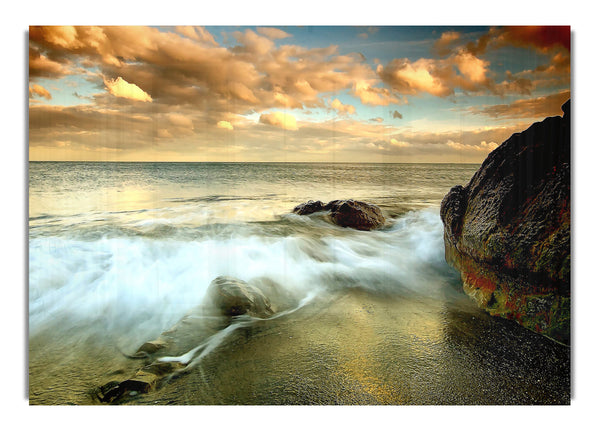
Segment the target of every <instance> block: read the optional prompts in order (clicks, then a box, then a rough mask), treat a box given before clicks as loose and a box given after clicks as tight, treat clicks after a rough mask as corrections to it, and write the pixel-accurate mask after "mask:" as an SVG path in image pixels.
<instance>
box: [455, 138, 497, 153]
mask: <svg viewBox="0 0 600 431" xmlns="http://www.w3.org/2000/svg"><path fill="white" fill-rule="evenodd" d="M446 145H448V146H449V147H450V148H452V149H454V150H458V151H481V152H484V153H486V154H487V153H489V152H490V151H492V150H495V149H496V148H498V144H497V143H496V142H486V141H481V142H480V143H479V144H477V145H466V144H461V143H459V142H454V141H452V140H448V141H447V142H446Z"/></svg>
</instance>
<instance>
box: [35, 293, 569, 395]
mask: <svg viewBox="0 0 600 431" xmlns="http://www.w3.org/2000/svg"><path fill="white" fill-rule="evenodd" d="M457 298H458V299H457ZM457 298H450V299H448V300H441V299H432V298H402V297H392V296H375V295H373V294H372V293H367V292H365V291H360V290H351V291H348V292H345V293H334V294H331V296H330V297H325V296H324V297H321V298H318V299H316V300H314V301H312V302H311V303H309V304H307V305H306V306H305V307H303V308H301V309H299V310H298V311H296V312H294V313H290V314H287V315H284V316H282V317H280V318H276V319H270V320H268V319H267V320H256V321H254V322H252V324H251V325H248V326H243V325H242V327H240V328H238V329H236V330H234V331H231V332H230V333H229V334H228V335H227V337H225V338H224V340H223V342H222V343H221V344H219V345H218V346H215V348H214V349H213V350H212V351H211V352H210V354H207V355H205V356H204V357H202V358H201V360H200V361H197V362H195V363H194V366H193V367H189V368H188V369H187V370H186V372H185V373H182V374H177V375H173V376H171V378H167V379H164V381H163V382H162V383H161V384H159V385H158V386H157V387H156V389H155V390H153V391H150V392H149V393H147V394H133V395H132V396H131V397H129V398H127V399H123V400H120V402H121V403H133V404H210V405H214V404H253V405H255V404H537V403H540V404H546V403H550V404H565V403H568V402H569V360H568V355H569V351H568V348H566V347H563V346H560V345H558V344H556V343H553V342H552V341H550V340H548V339H546V338H544V337H541V336H539V335H537V334H534V333H532V332H530V331H527V330H525V329H523V328H520V327H518V326H515V325H513V324H512V322H508V321H502V320H498V319H495V318H491V317H489V316H487V315H485V314H484V313H482V312H480V311H479V310H477V309H475V308H474V306H473V305H472V304H471V303H470V302H468V300H466V301H463V299H464V298H463V299H460V296H459V297H457ZM199 322H200V321H198V322H196V323H195V321H194V320H190V321H189V324H186V325H185V326H183V327H181V328H180V329H178V331H177V332H176V333H174V334H173V337H174V339H175V340H177V342H176V343H175V344H173V345H172V347H170V349H171V350H170V351H167V352H164V354H163V356H164V355H167V356H168V355H170V354H173V355H180V354H183V353H185V352H186V351H187V350H189V349H191V348H193V347H194V346H197V345H198V341H199V338H201V331H199V329H201V328H200V326H198V323H199ZM205 329H206V328H205ZM213 329H214V328H213ZM93 339H94V338H93V337H89V338H88V339H87V342H86V343H75V344H73V345H72V347H73V350H72V352H73V354H72V356H69V357H65V356H64V355H63V356H60V354H59V351H58V350H55V351H51V350H49V349H48V348H47V349H46V351H45V352H44V351H43V350H37V349H36V350H32V351H31V357H30V360H31V363H32V371H31V372H32V373H33V375H31V377H33V381H31V382H30V384H31V387H35V388H38V389H36V392H32V393H31V394H30V397H31V402H32V404H36V403H44V402H48V401H49V400H48V399H47V398H46V397H48V396H50V395H51V396H52V399H53V400H55V401H56V402H62V403H65V402H70V403H75V404H82V403H83V404H88V403H93V402H95V401H94V399H93V397H92V396H91V389H92V388H93V386H94V385H96V386H98V385H99V384H103V383H106V381H107V380H108V379H115V378H125V377H127V376H128V375H129V374H131V373H132V372H135V370H136V369H139V368H141V367H142V366H143V364H142V363H140V362H139V361H137V362H136V361H135V360H131V359H126V358H123V357H119V356H118V355H117V356H115V355H114V352H113V355H112V357H111V356H110V353H109V352H107V351H104V352H103V354H102V355H100V356H98V355H97V352H95V354H96V357H95V358H94V359H90V358H91V356H92V353H93V352H94V350H99V347H98V346H96V345H95V343H94V342H93V341H92V340H93ZM59 342H60V343H61V346H65V343H64V340H62V341H59ZM102 342H103V343H106V342H107V340H106V339H104V340H102ZM33 343H34V345H36V342H35V340H34V341H33ZM101 344H102V343H101ZM105 345H106V344H105ZM517 347H518V348H517ZM186 349H187V350H186ZM60 351H62V352H64V350H63V349H60ZM53 355H54V356H53ZM59 357H60V358H61V359H60V360H57V359H58V358H59ZM85 358H88V359H90V360H88V361H87V363H82V361H85ZM40 366H44V367H46V368H47V373H45V374H44V373H35V369H36V367H40ZM59 368H60V369H62V370H69V372H67V373H63V374H62V375H61V374H60V373H59V372H58V369H59ZM92 376H98V377H95V378H91V377H92ZM65 379H66V381H65ZM48 385H50V386H51V387H52V388H54V389H53V390H51V389H48V391H46V392H45V393H44V390H43V389H42V390H41V391H40V389H39V388H44V387H47V386H48ZM58 387H62V388H63V389H61V391H62V395H65V394H67V393H70V397H67V399H65V398H61V397H56V393H53V392H55V391H56V388H58ZM73 387H78V388H79V390H73ZM84 388H87V390H86V389H84Z"/></svg>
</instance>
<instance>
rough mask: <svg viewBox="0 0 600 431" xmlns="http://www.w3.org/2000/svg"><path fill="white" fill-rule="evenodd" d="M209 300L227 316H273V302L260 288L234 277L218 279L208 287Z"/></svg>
mask: <svg viewBox="0 0 600 431" xmlns="http://www.w3.org/2000/svg"><path fill="white" fill-rule="evenodd" d="M207 298H208V299H209V300H210V301H211V302H212V304H213V305H214V306H215V307H216V308H217V309H218V310H219V311H220V312H221V313H222V314H223V315H225V316H239V315H242V314H248V315H250V316H253V317H261V318H266V317H270V316H272V315H273V309H272V308H271V302H270V301H269V298H267V297H266V296H265V295H264V294H263V293H262V292H261V291H260V290H259V289H258V288H256V287H254V286H252V285H250V284H248V283H246V282H245V281H243V280H238V279H237V278H233V277H217V278H215V279H214V280H213V281H212V282H211V283H210V285H209V286H208V292H207Z"/></svg>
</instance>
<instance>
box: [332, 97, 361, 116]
mask: <svg viewBox="0 0 600 431" xmlns="http://www.w3.org/2000/svg"><path fill="white" fill-rule="evenodd" d="M330 105H331V107H332V108H333V109H335V110H336V111H338V113H341V114H348V115H352V114H355V113H356V108H355V107H354V106H352V105H344V104H343V103H342V102H340V100H339V99H333V101H332V102H331V103H330Z"/></svg>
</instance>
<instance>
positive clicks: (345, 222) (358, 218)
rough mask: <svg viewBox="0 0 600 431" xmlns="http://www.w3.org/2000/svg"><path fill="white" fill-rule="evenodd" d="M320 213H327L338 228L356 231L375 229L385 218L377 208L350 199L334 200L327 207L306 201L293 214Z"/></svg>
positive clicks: (317, 202) (319, 202) (382, 223)
mask: <svg viewBox="0 0 600 431" xmlns="http://www.w3.org/2000/svg"><path fill="white" fill-rule="evenodd" d="M320 211H329V215H330V219H331V221H332V222H333V223H335V224H337V225H338V226H342V227H350V228H353V229H358V230H373V229H377V228H380V227H381V226H383V225H384V223H385V217H384V216H383V214H382V213H381V210H380V209H379V207H378V206H376V205H372V204H368V203H366V202H361V201H355V200H352V199H348V200H334V201H331V202H329V203H328V204H327V205H323V203H322V202H321V201H316V202H315V201H308V202H305V203H303V204H300V205H298V206H296V207H295V208H294V213H296V214H299V215H308V214H312V213H315V212H320Z"/></svg>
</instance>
